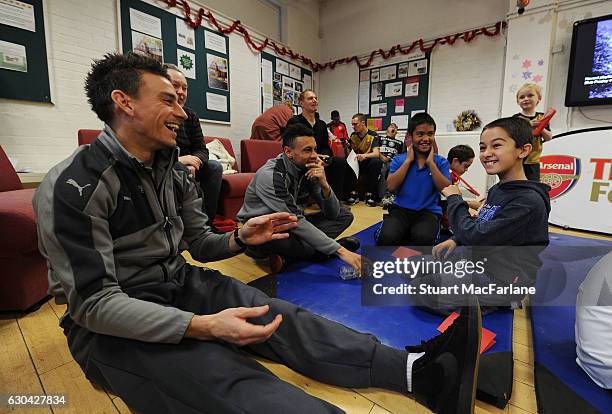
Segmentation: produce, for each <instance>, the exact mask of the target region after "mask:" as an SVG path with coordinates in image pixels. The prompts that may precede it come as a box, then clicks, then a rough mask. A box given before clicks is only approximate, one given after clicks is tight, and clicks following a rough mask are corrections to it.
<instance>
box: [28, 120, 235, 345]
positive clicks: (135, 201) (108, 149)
mask: <svg viewBox="0 0 612 414" xmlns="http://www.w3.org/2000/svg"><path fill="white" fill-rule="evenodd" d="M176 157H177V151H176V149H175V150H174V151H170V150H169V151H160V152H158V153H157V154H156V156H155V161H154V163H153V166H152V168H148V167H145V166H144V165H143V164H142V163H141V162H140V161H138V160H137V159H136V158H134V157H133V156H132V155H131V154H129V153H128V152H127V151H126V150H125V149H124V148H123V147H122V146H121V144H120V142H119V141H118V140H117V139H116V137H115V136H114V133H113V131H112V130H111V129H110V128H109V127H108V126H106V127H105V129H104V131H103V132H102V133H101V134H100V136H99V137H98V139H97V140H96V141H95V142H94V143H93V144H91V145H87V146H81V147H79V148H78V149H77V150H76V151H75V152H74V153H73V154H72V155H71V156H70V157H69V158H68V159H66V160H64V161H62V162H61V163H60V164H58V165H57V166H55V167H54V168H52V169H51V171H49V173H48V174H47V176H46V177H45V179H44V181H43V182H42V184H41V185H40V187H39V188H38V190H37V191H36V194H35V195H34V200H33V202H34V210H35V212H36V216H37V226H38V239H39V248H40V251H41V253H42V254H43V256H45V258H46V259H47V261H48V265H49V293H50V294H51V295H53V296H54V297H55V299H56V301H57V302H58V303H67V304H68V310H67V313H68V314H69V315H70V317H71V318H72V320H73V321H74V322H75V323H77V324H78V325H80V326H82V327H84V328H86V329H89V330H90V331H93V332H96V333H101V334H106V335H113V336H118V337H123V338H132V339H137V340H140V341H146V342H167V343H177V342H179V341H180V340H181V339H182V338H183V335H184V333H185V330H186V329H187V327H188V325H189V323H190V321H191V318H192V317H193V314H192V313H191V312H185V311H183V310H180V309H176V308H173V307H169V306H162V305H159V304H156V303H153V302H148V301H144V300H140V299H136V298H134V297H131V296H132V295H130V294H128V292H137V291H138V289H139V288H140V287H144V286H151V285H152V284H156V283H164V282H169V281H172V280H173V279H174V278H175V277H176V275H178V274H179V273H180V270H181V268H182V267H183V266H185V259H183V257H182V256H181V255H180V252H181V251H183V250H185V249H188V250H189V252H190V253H191V255H192V256H193V258H194V259H196V260H199V261H207V260H218V259H222V258H225V257H230V256H231V255H232V254H233V253H232V252H231V251H230V249H229V237H230V236H231V234H226V235H217V234H214V233H213V232H212V231H211V230H210V228H209V227H207V226H206V215H205V214H204V213H203V212H202V199H201V198H199V196H198V193H197V190H196V187H195V186H196V184H195V182H194V181H193V179H192V178H191V177H190V176H189V174H188V172H187V170H186V169H185V168H184V167H183V166H182V165H181V164H180V163H176ZM135 296H137V295H135Z"/></svg>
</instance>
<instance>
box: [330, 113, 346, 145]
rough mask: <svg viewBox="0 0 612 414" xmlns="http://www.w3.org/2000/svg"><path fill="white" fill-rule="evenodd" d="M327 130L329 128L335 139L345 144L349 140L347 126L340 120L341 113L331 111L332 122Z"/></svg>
mask: <svg viewBox="0 0 612 414" xmlns="http://www.w3.org/2000/svg"><path fill="white" fill-rule="evenodd" d="M327 128H329V131H330V132H331V133H332V134H333V135H334V137H336V138H338V139H341V140H343V141H344V142H346V141H347V140H348V139H349V136H348V132H347V129H346V125H345V124H344V122H342V121H341V120H340V112H338V111H336V110H333V111H331V122H330V123H329V124H327Z"/></svg>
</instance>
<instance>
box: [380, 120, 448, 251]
mask: <svg viewBox="0 0 612 414" xmlns="http://www.w3.org/2000/svg"><path fill="white" fill-rule="evenodd" d="M408 133H409V134H410V136H411V139H412V141H411V142H412V145H410V146H409V148H408V150H407V152H406V153H403V154H399V155H397V156H396V157H395V158H393V161H391V167H390V168H389V177H388V178H387V188H388V190H389V191H390V192H392V193H395V201H394V203H393V205H392V206H390V207H389V214H387V215H385V217H384V221H383V225H382V228H381V230H380V233H379V235H378V237H377V240H376V244H377V245H379V246H397V245H400V244H412V245H414V246H431V245H433V243H434V240H435V238H436V235H437V234H438V228H439V223H440V216H441V215H442V208H441V207H440V193H439V192H440V190H442V189H443V188H445V187H447V186H449V185H450V184H451V179H450V167H449V164H448V161H447V160H446V158H444V157H442V156H440V155H437V154H435V153H434V143H435V134H436V123H435V121H434V120H433V118H432V117H431V116H430V115H429V114H427V113H424V112H422V113H418V114H416V115H415V116H413V117H412V118H411V119H410V121H409V123H408Z"/></svg>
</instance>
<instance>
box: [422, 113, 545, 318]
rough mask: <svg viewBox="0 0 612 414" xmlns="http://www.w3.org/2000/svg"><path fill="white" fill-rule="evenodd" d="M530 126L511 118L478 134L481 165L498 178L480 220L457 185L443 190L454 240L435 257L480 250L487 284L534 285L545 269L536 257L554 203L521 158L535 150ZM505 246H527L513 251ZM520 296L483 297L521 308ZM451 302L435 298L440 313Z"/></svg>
mask: <svg viewBox="0 0 612 414" xmlns="http://www.w3.org/2000/svg"><path fill="white" fill-rule="evenodd" d="M531 138H532V133H531V127H530V125H529V124H528V123H526V122H525V121H523V120H521V119H518V118H515V117H512V118H501V119H498V120H495V121H493V122H491V123H489V124H488V125H487V126H485V127H484V129H483V131H482V134H481V136H480V162H481V163H482V165H483V166H484V168H485V170H486V172H487V174H489V175H493V174H495V175H497V176H498V178H499V183H498V184H496V185H494V186H493V187H491V189H490V190H489V193H488V195H487V200H486V202H485V204H484V205H483V207H482V208H481V209H480V211H479V213H478V216H477V217H476V218H475V219H474V218H472V216H471V214H470V212H469V210H468V205H467V203H466V202H465V201H464V200H463V198H462V197H461V191H460V190H459V187H458V186H456V185H450V186H448V187H446V188H445V189H443V190H442V194H444V195H445V196H446V197H447V199H448V220H449V223H450V226H451V228H452V229H453V232H454V236H453V237H452V238H451V239H448V240H446V241H444V242H442V243H440V244H438V245H436V246H435V247H434V248H433V251H432V253H433V255H434V257H435V258H447V257H448V256H449V255H450V253H451V252H452V251H453V250H454V249H455V248H456V247H457V245H463V246H486V247H479V248H478V249H477V250H478V254H479V255H480V256H484V257H487V259H488V262H487V266H486V269H485V270H486V273H487V275H486V278H483V279H482V282H483V283H485V284H486V283H489V282H492V283H497V284H499V285H509V284H511V283H512V284H514V285H515V286H518V285H522V286H533V285H534V283H535V277H536V273H537V269H538V268H539V266H540V265H541V262H540V260H539V258H538V254H539V253H540V251H541V250H543V248H544V247H545V246H547V245H548V214H549V212H550V199H549V196H548V190H549V189H550V187H548V186H547V185H546V184H542V183H539V182H534V181H528V180H527V178H526V176H525V171H524V170H523V160H524V159H525V158H526V157H527V156H528V155H529V152H530V151H531ZM507 246H523V247H522V248H521V249H516V248H515V249H509V248H507ZM521 299H522V298H521V297H486V298H485V297H479V300H480V303H481V304H485V305H487V304H488V305H491V306H514V305H518V303H519V302H520V300H521ZM448 300H452V298H443V297H440V298H438V299H437V301H438V303H437V309H436V310H437V311H442V312H443V313H446V312H450V311H452V306H451V304H450V303H445V301H448Z"/></svg>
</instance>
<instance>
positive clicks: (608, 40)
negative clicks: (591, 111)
mask: <svg viewBox="0 0 612 414" xmlns="http://www.w3.org/2000/svg"><path fill="white" fill-rule="evenodd" d="M610 104H612V14H610V15H608V16H601V17H596V18H593V19H587V20H581V21H578V22H575V23H574V31H573V34H572V51H571V54H570V64H569V74H568V77H567V91H566V94H565V105H566V106H586V105H610Z"/></svg>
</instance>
